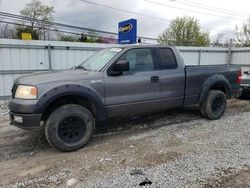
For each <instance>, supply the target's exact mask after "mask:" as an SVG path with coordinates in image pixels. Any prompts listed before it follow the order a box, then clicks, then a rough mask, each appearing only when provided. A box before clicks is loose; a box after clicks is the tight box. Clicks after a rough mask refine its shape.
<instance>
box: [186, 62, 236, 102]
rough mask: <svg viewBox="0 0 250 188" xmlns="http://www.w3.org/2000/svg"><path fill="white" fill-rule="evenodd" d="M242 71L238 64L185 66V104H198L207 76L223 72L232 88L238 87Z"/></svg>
mask: <svg viewBox="0 0 250 188" xmlns="http://www.w3.org/2000/svg"><path fill="white" fill-rule="evenodd" d="M239 71H240V68H239V66H236V65H204V66H203V65H200V66H186V67H185V76H186V79H185V80H186V83H185V100H184V105H191V104H196V103H197V101H198V97H199V94H200V91H201V88H202V86H203V84H204V82H205V81H206V80H207V78H208V77H209V76H211V75H213V74H222V75H224V76H225V77H226V79H227V80H228V81H229V83H230V85H231V88H232V90H236V89H238V86H239V84H237V82H236V81H237V75H238V73H239Z"/></svg>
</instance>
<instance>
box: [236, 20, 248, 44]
mask: <svg viewBox="0 0 250 188" xmlns="http://www.w3.org/2000/svg"><path fill="white" fill-rule="evenodd" d="M235 30H236V36H237V42H238V44H239V45H240V46H243V47H249V46H250V17H249V18H248V19H247V21H246V22H245V23H243V24H242V26H241V27H240V28H239V26H237V25H236V28H235Z"/></svg>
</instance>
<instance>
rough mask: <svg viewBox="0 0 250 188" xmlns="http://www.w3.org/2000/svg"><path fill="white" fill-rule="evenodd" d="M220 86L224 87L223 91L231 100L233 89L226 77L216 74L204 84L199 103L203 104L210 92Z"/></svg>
mask: <svg viewBox="0 0 250 188" xmlns="http://www.w3.org/2000/svg"><path fill="white" fill-rule="evenodd" d="M218 85H220V86H222V87H223V91H224V92H226V96H227V98H229V99H230V98H231V97H232V89H231V86H230V83H229V81H228V80H227V79H226V78H225V76H224V75H221V74H214V75H212V76H210V77H208V79H207V80H206V81H205V82H204V83H203V85H202V87H201V91H200V95H199V100H198V101H199V102H203V101H204V100H205V99H206V97H207V94H208V92H209V91H210V90H211V89H212V88H214V87H216V86H218Z"/></svg>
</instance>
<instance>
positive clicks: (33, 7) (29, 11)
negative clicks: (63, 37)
mask: <svg viewBox="0 0 250 188" xmlns="http://www.w3.org/2000/svg"><path fill="white" fill-rule="evenodd" d="M53 13H55V11H54V7H50V6H47V5H43V4H42V3H41V2H40V1H39V0H31V2H30V3H28V4H26V6H25V8H24V9H23V10H21V11H20V14H21V15H22V16H25V17H27V18H29V22H30V23H29V26H25V27H18V28H17V35H18V34H19V32H20V31H25V32H31V34H33V38H34V39H41V38H44V39H45V38H46V35H47V36H49V28H51V27H52V26H51V24H50V23H49V22H50V21H53ZM37 19H39V20H41V21H38V20H37Z"/></svg>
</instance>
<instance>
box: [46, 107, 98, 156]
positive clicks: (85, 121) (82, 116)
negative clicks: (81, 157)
mask: <svg viewBox="0 0 250 188" xmlns="http://www.w3.org/2000/svg"><path fill="white" fill-rule="evenodd" d="M94 130H95V120H94V118H93V116H92V114H91V113H90V112H89V111H88V110H87V109H86V108H84V107H83V106H80V105H77V104H67V105H64V106H61V107H59V108H57V109H56V110H54V111H53V112H52V113H51V115H50V116H49V118H48V120H47V122H46V125H45V136H46V138H47V140H48V142H49V144H50V145H51V146H53V147H55V148H57V149H59V150H61V151H74V150H77V149H79V148H82V147H83V146H84V145H85V144H86V143H87V142H88V141H89V140H90V138H91V137H92V135H93V133H94Z"/></svg>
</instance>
